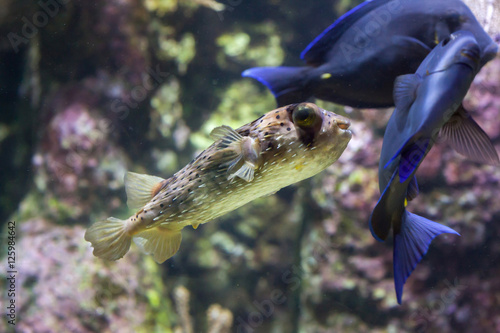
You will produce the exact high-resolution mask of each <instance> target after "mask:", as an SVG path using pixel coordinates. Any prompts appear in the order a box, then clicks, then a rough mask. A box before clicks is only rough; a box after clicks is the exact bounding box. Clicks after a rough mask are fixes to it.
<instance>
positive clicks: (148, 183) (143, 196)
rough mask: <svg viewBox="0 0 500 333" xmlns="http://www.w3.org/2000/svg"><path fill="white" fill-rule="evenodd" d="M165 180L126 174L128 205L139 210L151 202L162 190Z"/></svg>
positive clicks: (137, 174)
mask: <svg viewBox="0 0 500 333" xmlns="http://www.w3.org/2000/svg"><path fill="white" fill-rule="evenodd" d="M164 180H165V179H163V178H160V177H156V176H150V175H143V174H139V173H135V172H127V173H126V174H125V191H126V192H127V205H128V206H129V208H132V209H137V208H141V207H143V206H144V205H145V204H147V203H148V202H149V200H151V199H152V198H153V197H154V196H155V195H156V194H157V193H158V191H159V190H160V189H161V187H162V185H163V183H162V182H163V181H164Z"/></svg>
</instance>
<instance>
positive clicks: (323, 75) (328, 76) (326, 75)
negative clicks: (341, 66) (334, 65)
mask: <svg viewBox="0 0 500 333" xmlns="http://www.w3.org/2000/svg"><path fill="white" fill-rule="evenodd" d="M331 77H332V74H330V73H323V74H321V76H320V78H321V79H322V80H326V79H329V78H331Z"/></svg>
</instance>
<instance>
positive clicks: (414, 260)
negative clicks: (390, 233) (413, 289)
mask: <svg viewBox="0 0 500 333" xmlns="http://www.w3.org/2000/svg"><path fill="white" fill-rule="evenodd" d="M443 233H448V234H455V235H459V236H460V234H459V233H458V232H456V231H455V230H453V229H451V228H448V227H447V226H444V225H442V224H439V223H436V222H433V221H431V220H428V219H426V218H425V217H422V216H418V215H415V214H412V213H410V212H408V211H407V210H405V211H404V213H403V219H402V221H401V230H400V232H399V233H397V234H396V235H394V254H393V265H394V286H395V289H396V296H397V299H398V303H399V304H401V301H402V298H403V286H404V284H405V282H406V280H407V279H408V277H409V276H410V274H411V273H412V272H413V270H414V269H415V267H416V266H417V264H418V263H419V262H420V261H421V260H422V258H423V257H424V255H425V254H426V253H427V250H429V245H430V244H431V242H432V240H433V239H434V238H435V237H436V236H438V235H440V234H443Z"/></svg>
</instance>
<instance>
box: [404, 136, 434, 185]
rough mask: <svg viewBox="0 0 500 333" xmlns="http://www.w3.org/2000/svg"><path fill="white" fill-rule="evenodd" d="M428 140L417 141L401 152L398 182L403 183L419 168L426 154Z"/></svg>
mask: <svg viewBox="0 0 500 333" xmlns="http://www.w3.org/2000/svg"><path fill="white" fill-rule="evenodd" d="M429 142H430V139H419V140H417V141H415V142H414V143H412V144H411V145H409V146H408V147H406V148H405V149H403V150H402V151H401V158H400V159H399V169H398V170H399V181H400V182H401V183H404V182H405V181H406V180H407V179H408V177H410V176H411V175H412V174H413V173H414V172H415V171H416V169H417V167H418V166H419V164H420V162H422V160H423V159H424V157H425V154H426V153H427V147H428V146H429Z"/></svg>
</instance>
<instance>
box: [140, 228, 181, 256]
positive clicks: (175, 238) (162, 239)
mask: <svg viewBox="0 0 500 333" xmlns="http://www.w3.org/2000/svg"><path fill="white" fill-rule="evenodd" d="M133 240H134V242H135V243H136V244H137V246H138V247H139V248H140V249H141V251H142V252H144V253H146V254H151V255H153V258H154V260H155V261H156V262H157V263H159V264H161V263H163V262H164V261H165V260H167V259H168V258H170V257H172V256H173V255H174V254H175V253H176V252H177V251H178V250H179V247H180V245H181V240H182V235H181V231H180V230H170V229H167V228H163V227H161V226H159V227H155V228H151V229H147V230H145V231H142V232H140V233H138V234H137V235H136V236H134V238H133Z"/></svg>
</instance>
